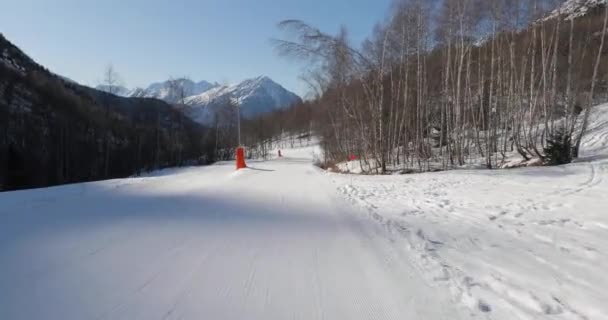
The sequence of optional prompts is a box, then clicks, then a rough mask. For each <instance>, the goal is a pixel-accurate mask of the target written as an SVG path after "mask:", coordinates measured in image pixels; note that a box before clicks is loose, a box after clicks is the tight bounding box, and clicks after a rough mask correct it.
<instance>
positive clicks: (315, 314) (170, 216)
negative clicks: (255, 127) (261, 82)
mask: <svg viewBox="0 0 608 320" xmlns="http://www.w3.org/2000/svg"><path fill="white" fill-rule="evenodd" d="M291 152H292V154H297V150H292V151H291ZM300 152H303V151H300ZM304 153H305V154H308V153H307V152H304ZM250 165H251V166H252V167H253V169H252V170H245V171H239V172H234V169H233V164H232V163H230V164H219V165H215V166H210V167H204V168H187V169H180V170H165V171H162V172H159V173H157V174H155V175H151V176H148V177H141V178H131V179H119V180H111V181H105V182H95V183H86V184H76V185H69V186H62V187H55V188H47V189H38V190H29V191H19V192H10V193H3V194H0V211H1V213H0V319H62V320H66V319H98V320H103V319H403V318H404V317H405V318H410V319H413V318H424V319H454V317H455V316H456V317H457V318H458V317H468V315H469V311H468V310H466V308H463V307H462V306H458V305H453V304H450V296H449V294H448V293H446V292H443V291H442V290H437V289H436V288H433V287H430V286H427V285H426V283H425V282H424V281H423V280H422V279H421V278H420V277H418V276H416V274H417V270H416V269H415V268H414V266H413V265H411V264H410V263H408V262H407V261H405V260H402V259H400V258H399V257H398V256H396V255H395V252H397V250H395V249H392V248H390V247H386V246H385V245H384V242H383V239H384V238H382V237H385V236H386V232H385V231H383V229H382V228H381V227H380V226H378V225H377V224H375V223H371V221H369V219H367V218H365V217H364V216H363V215H357V214H353V211H356V210H359V209H356V208H355V207H354V206H352V205H350V204H348V202H347V201H345V200H344V199H343V198H342V197H341V196H340V195H339V194H338V193H337V192H336V190H335V187H334V186H333V184H332V183H331V181H330V179H328V178H327V176H326V175H325V173H323V172H322V171H321V170H319V169H317V168H315V167H313V166H312V163H311V159H310V156H308V157H306V158H291V159H290V158H287V159H281V160H275V161H267V162H252V163H250Z"/></svg>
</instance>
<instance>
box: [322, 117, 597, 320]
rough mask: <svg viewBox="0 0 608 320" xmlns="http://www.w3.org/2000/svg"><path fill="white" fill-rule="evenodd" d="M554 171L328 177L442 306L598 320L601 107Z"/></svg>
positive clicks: (494, 315) (497, 314)
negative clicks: (576, 147)
mask: <svg viewBox="0 0 608 320" xmlns="http://www.w3.org/2000/svg"><path fill="white" fill-rule="evenodd" d="M594 112H595V116H594V117H592V118H594V119H595V120H594V123H592V125H591V126H590V130H589V133H588V134H587V135H586V136H585V138H584V140H583V146H582V150H581V160H580V161H578V162H576V163H573V164H570V165H567V166H561V167H551V168H549V167H542V168H521V169H513V170H498V171H484V170H482V171H465V170H463V171H449V172H440V173H428V174H418V175H405V176H354V177H353V176H346V175H340V174H332V175H331V177H332V179H333V181H334V183H335V184H336V185H337V188H338V190H339V191H340V192H341V193H343V194H344V195H345V196H346V197H347V198H349V199H350V200H351V201H352V202H354V203H356V204H358V205H359V206H360V207H362V208H364V209H366V210H367V211H368V214H367V215H368V216H369V217H371V219H372V220H375V221H377V222H378V224H379V225H382V226H383V227H384V228H385V230H387V231H388V233H389V234H391V235H392V236H391V239H390V242H392V243H399V244H401V246H402V247H403V248H406V252H407V253H406V254H405V255H406V256H407V257H408V259H409V261H410V262H411V263H412V265H414V266H416V268H417V269H418V270H419V272H420V274H421V275H422V276H423V277H424V278H425V279H426V281H427V282H428V283H429V284H431V285H437V286H441V287H443V288H444V289H445V290H448V291H449V292H451V294H452V301H453V302H455V303H460V304H462V305H466V306H468V307H469V308H471V309H477V310H478V311H481V312H482V313H485V314H486V315H487V316H488V317H489V318H491V319H608V307H607V306H606V304H605V302H606V301H608V294H607V293H606V291H605V288H607V287H608V276H606V274H605V271H606V270H608V254H607V253H608V197H607V196H606V195H607V194H608V182H607V181H606V179H605V177H606V174H607V173H608V171H607V167H608V105H603V106H598V107H596V108H595V110H594Z"/></svg>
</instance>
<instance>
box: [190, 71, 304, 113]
mask: <svg viewBox="0 0 608 320" xmlns="http://www.w3.org/2000/svg"><path fill="white" fill-rule="evenodd" d="M228 100H233V101H234V102H235V103H236V104H237V105H238V106H239V107H240V108H241V110H242V112H241V113H242V115H243V116H244V117H249V118H251V117H255V116H257V115H259V114H263V113H268V112H272V111H275V110H278V109H282V108H287V107H289V106H291V105H293V104H294V103H297V102H299V101H301V99H300V97H298V96H297V95H296V94H294V93H293V92H290V91H288V90H287V89H285V88H283V87H282V86H281V85H280V84H278V83H276V82H274V81H273V80H272V79H270V78H269V77H267V76H259V77H255V78H250V79H246V80H243V81H242V82H240V83H237V84H233V85H224V86H220V87H216V88H213V89H211V90H208V91H206V92H204V93H202V94H199V95H196V96H192V97H189V98H187V99H186V104H187V105H189V106H191V107H192V110H191V117H192V118H193V119H195V120H196V121H198V122H201V123H205V122H208V121H209V120H210V119H213V115H214V114H215V113H216V112H217V111H219V110H221V108H222V107H224V106H225V105H226V102H227V101H228Z"/></svg>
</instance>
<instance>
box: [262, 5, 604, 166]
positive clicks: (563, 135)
mask: <svg viewBox="0 0 608 320" xmlns="http://www.w3.org/2000/svg"><path fill="white" fill-rule="evenodd" d="M563 4H564V1H556V0H529V1H520V0H436V1H426V0H398V1H396V2H395V3H394V4H393V6H392V7H391V11H390V15H389V16H388V18H387V19H386V20H385V21H382V22H380V23H378V24H377V26H376V27H375V28H374V30H373V31H372V35H371V36H370V37H369V39H367V40H366V41H365V42H364V43H363V44H362V45H361V46H355V45H353V44H351V43H350V41H349V38H348V30H347V29H346V28H342V29H341V30H340V31H339V32H338V33H337V34H335V35H333V34H328V33H325V32H323V31H321V30H319V29H317V28H315V27H314V26H311V25H308V24H306V23H305V22H302V21H298V20H287V21H283V22H282V23H280V25H279V27H280V28H281V29H283V30H285V31H286V37H285V39H277V40H275V41H274V43H275V46H276V48H277V50H278V51H279V53H281V54H283V55H285V56H287V57H289V58H295V59H298V60H303V61H305V62H306V63H307V64H308V72H307V73H306V74H304V75H303V77H304V79H305V80H306V81H307V82H308V83H309V84H310V87H311V89H312V90H313V92H315V93H316V95H315V97H314V99H312V100H311V101H308V102H305V103H303V104H302V105H301V106H299V107H298V108H294V109H292V110H291V111H292V112H300V114H301V115H303V114H304V115H307V116H308V117H306V116H301V117H300V118H298V119H297V121H295V123H297V124H292V125H295V126H297V127H298V128H296V131H299V130H301V128H306V127H309V128H313V129H314V131H315V132H316V134H318V135H319V136H320V138H321V144H322V147H323V149H324V150H325V157H326V162H327V164H331V163H338V162H343V161H346V160H347V159H348V158H349V155H356V156H357V157H359V159H360V160H361V162H362V163H364V165H366V166H367V168H369V169H370V170H371V171H374V172H377V173H384V172H387V171H390V170H391V169H394V168H399V169H403V168H409V169H413V170H417V171H428V170H441V169H449V168H453V167H457V166H463V165H466V164H469V163H472V162H482V163H483V164H484V165H485V166H486V167H487V168H496V167H500V166H502V165H503V164H504V162H505V161H506V159H508V158H509V156H512V155H517V156H519V157H521V158H522V159H524V160H525V161H532V160H534V159H536V160H540V161H542V162H543V163H546V164H559V163H567V162H569V161H571V160H572V158H575V157H577V155H578V147H579V145H580V139H581V137H582V135H583V134H584V132H585V130H586V126H587V124H588V120H589V119H588V115H589V113H587V112H585V111H586V110H588V109H589V108H590V107H591V106H593V105H594V104H596V103H598V102H601V101H603V100H604V99H605V92H606V83H607V82H606V81H607V80H608V79H607V76H608V64H606V63H602V62H603V60H605V58H606V55H607V49H606V46H605V45H604V42H605V38H606V23H607V19H608V11H607V9H606V8H605V7H604V6H603V5H596V6H595V7H593V8H590V10H589V12H588V13H587V14H586V15H584V16H580V17H579V16H575V17H570V16H568V15H567V14H566V12H561V10H562V8H563ZM303 110H307V111H303ZM278 117H279V118H281V117H283V118H284V117H285V116H284V115H279V116H278ZM286 123H287V122H286ZM292 123H294V121H292Z"/></svg>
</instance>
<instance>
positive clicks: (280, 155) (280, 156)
mask: <svg viewBox="0 0 608 320" xmlns="http://www.w3.org/2000/svg"><path fill="white" fill-rule="evenodd" d="M279 158H283V155H282V154H281V150H279Z"/></svg>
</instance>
